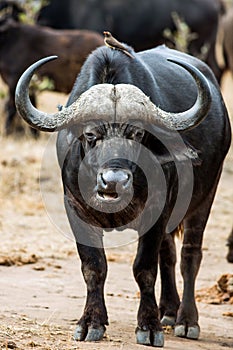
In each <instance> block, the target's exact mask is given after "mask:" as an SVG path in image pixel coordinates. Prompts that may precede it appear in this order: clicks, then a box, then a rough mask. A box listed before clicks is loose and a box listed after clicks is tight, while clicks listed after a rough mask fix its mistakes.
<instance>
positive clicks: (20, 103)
mask: <svg viewBox="0 0 233 350" xmlns="http://www.w3.org/2000/svg"><path fill="white" fill-rule="evenodd" d="M126 49H127V50H129V52H130V54H131V55H132V56H133V58H130V57H128V56H127V55H125V53H124V52H120V51H116V50H112V49H110V48H108V47H104V46H103V47H100V48H98V49H96V50H95V51H94V52H93V53H92V54H91V55H90V56H89V57H88V58H87V60H86V61H85V63H84V65H83V67H82V69H81V72H80V74H79V76H78V78H77V80H76V83H75V85H74V88H73V90H72V92H71V94H70V97H69V100H68V103H67V107H66V108H63V109H62V110H61V111H58V112H56V113H54V114H46V113H44V112H41V111H38V110H36V109H34V107H33V106H32V104H31V102H30V100H29V98H28V85H29V83H30V80H31V78H32V75H33V74H34V72H35V71H36V70H37V68H39V67H40V66H41V65H43V64H44V63H45V62H47V61H49V60H51V58H47V59H44V60H41V61H39V62H37V63H35V64H34V65H33V66H31V67H30V68H29V69H28V70H27V71H26V72H25V74H24V75H23V76H22V77H21V79H20V81H19V84H18V86H17V90H16V105H17V108H18V112H19V114H21V116H22V117H23V118H24V119H25V120H26V121H27V122H28V123H29V124H30V125H32V126H33V127H35V128H36V129H38V130H43V131H47V132H54V131H59V133H58V140H57V155H58V161H59V164H60V167H61V174H62V179H63V186H64V201H65V207H66V212H67V215H68V218H69V221H70V225H71V228H72V230H73V233H74V236H75V238H76V242H77V249H78V252H79V255H80V258H81V261H82V273H83V276H84V280H85V282H86V285H87V299H86V304H85V308H84V312H83V315H82V317H81V318H80V320H79V322H78V326H77V329H76V332H75V338H76V339H77V340H79V341H83V340H85V341H97V340H101V339H102V338H103V335H104V332H105V326H106V325H107V324H108V316H107V310H106V306H105V299H104V284H105V279H106V274H107V261H106V256H105V252H104V244H103V229H106V230H111V229H113V228H116V229H117V230H120V231H121V230H122V229H123V228H125V227H128V228H133V229H136V230H137V231H138V234H139V239H138V250H137V255H136V259H135V261H134V265H133V272H134V276H135V279H136V281H137V283H138V285H139V288H140V305H139V309H138V316H137V319H138V326H137V329H136V338H137V342H138V343H139V344H144V345H152V346H155V347H162V346H163V343H164V336H163V331H162V325H170V326H171V325H172V326H173V325H174V326H175V330H174V332H175V335H176V336H179V337H187V338H190V339H197V338H198V337H199V333H200V328H199V325H198V311H197V307H196V303H195V294H194V290H195V279H196V276H197V273H198V270H199V267H200V263H201V259H202V239H203V232H204V229H205V226H206V223H207V220H208V216H209V213H210V208H211V205H212V202H213V199H214V196H215V192H216V188H217V185H218V181H219V177H220V174H221V171H222V166H223V161H224V158H225V156H226V153H227V151H228V149H229V146H230V139H231V130H230V124H229V119H228V115H227V110H226V108H225V105H224V102H223V99H222V95H221V92H220V89H219V85H218V84H217V81H216V79H215V77H214V75H213V73H212V71H211V70H210V69H209V67H208V66H207V65H206V64H205V63H203V62H202V61H200V60H198V59H197V58H195V57H193V56H189V55H187V54H184V53H180V52H178V51H175V50H171V49H168V48H166V47H165V46H159V47H157V48H155V49H152V50H148V51H142V52H139V53H135V52H134V51H133V49H132V48H130V47H128V46H127V47H126ZM167 59H170V60H172V61H173V62H169V61H168V60H167ZM176 63H177V64H176ZM180 66H181V67H180ZM201 72H202V74H201ZM191 75H192V76H193V77H194V78H195V80H196V82H195V81H194V79H193V77H192V76H191ZM197 91H198V94H197ZM157 106H159V107H157ZM165 111H166V112H165ZM180 141H182V142H180ZM145 149H146V150H147V151H146V153H144V151H145ZM143 161H146V163H145V165H146V166H145V167H141V164H143ZM179 167H182V171H181V172H180V175H178V168H179ZM190 169H191V170H192V171H191V173H190V172H189V170H190ZM160 170H161V171H162V174H163V176H162V177H161V176H160V175H159V174H160ZM146 172H149V173H146ZM191 174H193V182H192V176H191ZM146 175H147V176H146ZM162 178H163V179H164V180H163V181H164V182H163V181H162ZM162 183H163V184H164V186H165V187H166V189H165V187H163V186H162V187H161V184H162ZM192 184H193V186H194V187H192ZM179 185H180V186H181V187H179ZM189 186H191V187H192V188H191V190H192V191H191V197H190V202H188V203H187V202H186V204H185V201H186V200H187V193H188V191H187V189H188V188H189ZM179 194H181V199H182V200H181V201H180V202H179V206H178V208H177V207H176V204H175V203H176V201H177V200H178V197H179ZM160 206H161V207H160ZM175 208H176V210H175V211H176V213H177V214H179V215H178V218H177V217H176V220H175V226H174V227H173V230H171V227H170V230H167V228H168V227H167V226H168V225H169V222H170V219H171V217H172V214H173V209H175ZM157 210H158V211H159V215H158V216H157V217H156V213H157ZM181 213H183V214H182V215H181ZM180 215H181V216H180ZM178 219H179V220H178ZM173 224H174V223H173ZM181 226H183V228H184V231H183V246H182V250H181V273H182V276H183V280H184V288H183V296H182V299H181V301H180V297H179V295H178V292H177V288H176V283H175V264H176V250H175V242H174V235H175V232H176V231H177V230H178V228H179V227H181ZM122 234H125V232H122ZM158 265H159V267H160V274H161V296H160V301H159V305H158V306H157V303H156V299H155V290H154V286H155V281H156V276H157V270H158ZM119 276H120V272H119Z"/></svg>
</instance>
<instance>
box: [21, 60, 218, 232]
mask: <svg viewBox="0 0 233 350" xmlns="http://www.w3.org/2000/svg"><path fill="white" fill-rule="evenodd" d="M54 58H56V56H51V57H47V58H44V59H42V60H39V61H38V62H36V63H35V64H33V65H32V66H30V67H29V68H28V69H27V70H26V71H25V73H24V74H23V75H22V77H21V78H20V80H19V82H18V85H17V88H16V100H15V102H16V106H17V109H18V112H19V114H20V115H21V116H22V117H23V118H24V120H25V121H26V122H27V123H29V124H30V125H31V126H32V127H34V128H36V129H38V130H40V131H48V132H53V131H60V130H63V129H67V130H69V133H71V135H72V136H71V138H72V140H73V141H72V142H73V146H72V147H73V148H74V147H75V146H74V144H75V141H74V140H78V141H77V146H76V147H77V148H78V151H77V149H76V151H77V152H78V153H79V156H80V157H79V159H82V162H80V160H79V164H78V168H79V170H78V171H74V168H75V166H76V168H77V157H75V156H74V150H72V151H71V155H70V157H69V161H68V163H67V164H66V170H67V169H69V168H70V169H71V170H70V171H69V170H68V171H66V174H65V175H64V176H66V177H67V176H68V177H69V179H66V180H65V182H66V183H67V182H68V183H72V184H74V183H75V184H79V189H78V190H77V188H76V187H77V186H76V187H75V188H74V189H73V190H72V191H71V192H72V196H74V200H77V198H80V192H81V194H82V196H81V197H82V203H81V206H86V205H88V210H90V211H93V215H92V216H94V217H97V216H98V217H99V216H101V215H99V212H103V211H104V212H107V213H109V214H115V213H116V212H117V213H118V215H119V213H120V216H121V220H120V222H121V224H124V223H125V222H126V221H128V220H132V218H133V217H136V216H137V215H138V210H139V207H140V210H141V206H142V203H144V204H145V201H146V199H147V195H148V192H149V191H150V188H149V187H148V183H147V179H146V177H145V176H144V172H143V166H144V167H148V165H149V166H150V164H152V163H153V164H154V159H153V160H152V161H150V160H148V159H147V160H146V161H145V158H147V156H146V155H145V152H144V151H143V150H144V146H145V145H146V144H145V142H144V141H143V140H144V138H145V137H146V136H145V133H146V134H147V131H145V127H144V126H145V125H152V126H156V127H157V128H158V129H160V130H163V133H165V134H169V133H171V132H173V133H174V132H175V131H180V132H182V131H187V130H189V129H191V128H193V127H195V126H197V125H198V124H199V123H200V122H201V121H202V120H203V119H204V118H205V116H206V114H207V113H208V110H209V107H210V103H211V97H210V90H209V86H208V82H207V80H206V79H205V78H204V76H203V75H202V73H201V72H200V71H199V70H198V69H196V68H195V67H193V66H192V65H190V64H188V63H184V62H181V61H180V60H178V59H177V60H170V61H171V62H173V63H176V64H178V65H180V66H182V67H184V68H185V69H186V70H187V71H188V72H190V74H191V75H192V76H193V77H194V79H195V81H196V84H197V88H198V94H197V98H196V101H195V103H194V105H193V106H192V107H191V108H190V109H188V110H186V111H184V112H180V113H172V112H167V111H164V110H162V109H161V108H159V107H157V106H156V105H155V104H154V103H152V102H151V100H150V98H149V97H147V96H146V95H145V94H144V93H143V92H142V90H140V89H139V88H138V87H136V86H134V85H131V84H117V85H113V84H98V85H94V86H92V87H90V88H89V89H88V90H87V91H85V92H84V93H82V94H81V95H80V96H79V98H78V99H77V100H76V101H74V102H73V103H72V104H71V105H69V106H67V107H64V108H62V109H61V110H60V111H58V112H57V113H53V114H48V113H44V112H41V111H39V110H38V109H36V108H35V107H34V106H33V105H32V104H31V102H30V99H29V95H28V86H29V83H30V80H31V78H32V76H33V74H34V72H35V70H36V69H37V68H38V67H40V66H41V65H43V64H44V63H46V62H48V61H50V60H52V59H54ZM80 145H81V146H80ZM68 150H69V152H70V147H68V148H67V151H68ZM77 152H76V153H75V154H77ZM64 159H65V157H64ZM75 162H76V164H75ZM62 163H63V160H62ZM138 164H140V165H141V164H142V166H138ZM143 164H144V165H143ZM145 164H146V165H145ZM62 166H63V164H62ZM140 168H141V169H140ZM67 173H68V174H69V175H67ZM153 173H154V176H156V175H155V173H156V172H153ZM135 174H136V175H135ZM159 176H160V175H159ZM137 178H139V179H140V180H139V183H140V186H138V183H137ZM154 180H155V182H156V178H155V179H154ZM63 182H64V179H63ZM82 189H83V190H82ZM137 199H139V200H138V202H140V205H136V204H135V203H136V202H137ZM158 201H160V202H161V203H163V202H164V199H163V200H162V199H161V198H160V199H158ZM130 203H131V212H132V215H129V207H130V205H129V204H130ZM132 203H133V205H132ZM161 205H162V204H161ZM126 208H127V210H128V211H127V213H126V212H125V211H124V210H126ZM137 209H138V210H137ZM96 213H98V215H97V214H96ZM105 219H106V217H105ZM125 220H126V221H125ZM116 221H118V219H117V220H113V218H112V216H111V223H110V222H107V223H104V224H103V223H101V224H100V226H102V227H105V228H106V227H113V225H116V226H119V222H118V223H117V224H115V222H116Z"/></svg>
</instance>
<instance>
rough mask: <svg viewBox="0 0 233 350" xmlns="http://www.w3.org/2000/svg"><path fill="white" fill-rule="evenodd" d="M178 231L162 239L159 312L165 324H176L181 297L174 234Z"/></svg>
mask: <svg viewBox="0 0 233 350" xmlns="http://www.w3.org/2000/svg"><path fill="white" fill-rule="evenodd" d="M176 232H177V231H173V232H171V233H167V234H166V235H165V237H164V239H163V241H162V244H161V248H160V254H159V266H160V275H161V298H160V303H159V312H160V318H161V323H162V325H163V326H174V325H175V322H176V314H177V311H178V309H179V305H180V298H179V295H178V292H177V289H176V279H175V265H176V246H175V241H174V236H175V234H176Z"/></svg>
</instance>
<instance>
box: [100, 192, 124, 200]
mask: <svg viewBox="0 0 233 350" xmlns="http://www.w3.org/2000/svg"><path fill="white" fill-rule="evenodd" d="M96 198H97V199H98V200H99V201H101V202H105V203H117V202H119V201H120V200H121V199H122V196H121V195H119V194H118V193H117V192H110V193H109V192H104V191H97V193H96Z"/></svg>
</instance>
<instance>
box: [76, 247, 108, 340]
mask: <svg viewBox="0 0 233 350" xmlns="http://www.w3.org/2000/svg"><path fill="white" fill-rule="evenodd" d="M77 248H78V252H79V255H80V258H81V261H82V273H83V277H84V280H85V282H86V286H87V298H86V305H85V309H84V313H83V315H82V317H81V319H80V320H79V322H78V325H77V328H76V331H75V335H74V338H75V339H76V340H79V341H82V340H85V341H97V340H101V339H102V338H103V336H104V332H105V325H107V324H108V317H107V311H106V306H105V301H104V283H105V279H106V274H107V263H106V258H105V253H104V250H103V249H101V248H94V247H88V246H85V245H82V244H79V243H77Z"/></svg>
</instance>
